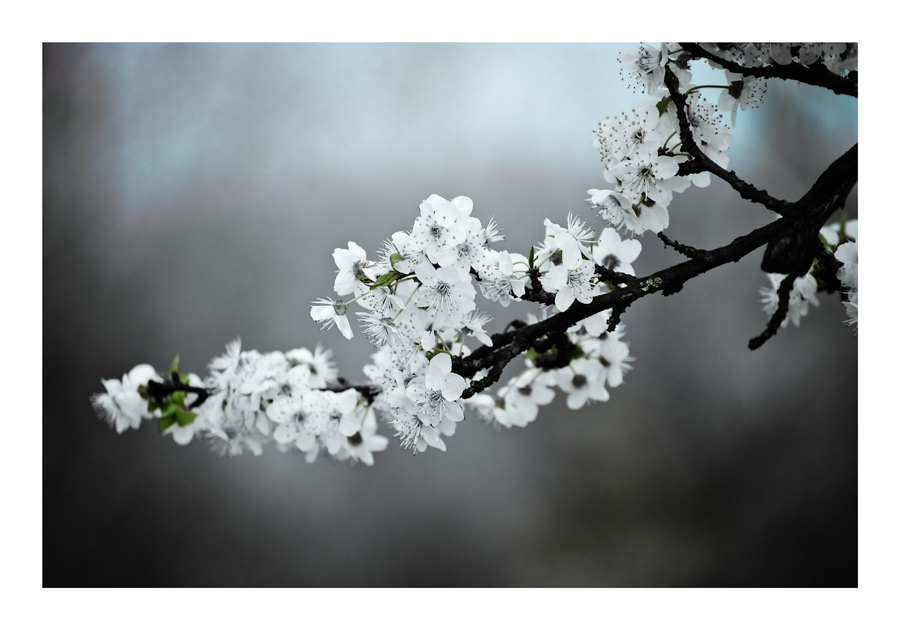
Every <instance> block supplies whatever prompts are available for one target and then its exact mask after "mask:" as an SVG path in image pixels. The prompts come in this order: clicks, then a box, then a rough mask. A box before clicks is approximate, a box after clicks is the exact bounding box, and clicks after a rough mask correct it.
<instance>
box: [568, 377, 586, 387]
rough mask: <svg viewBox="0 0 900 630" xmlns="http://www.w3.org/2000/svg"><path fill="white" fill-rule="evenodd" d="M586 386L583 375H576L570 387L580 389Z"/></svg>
mask: <svg viewBox="0 0 900 630" xmlns="http://www.w3.org/2000/svg"><path fill="white" fill-rule="evenodd" d="M585 385H587V377H586V376H585V375H584V374H576V375H575V377H574V378H573V379H572V386H573V387H576V388H578V389H581V388H582V387H584V386H585Z"/></svg>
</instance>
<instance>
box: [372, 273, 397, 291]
mask: <svg viewBox="0 0 900 630" xmlns="http://www.w3.org/2000/svg"><path fill="white" fill-rule="evenodd" d="M402 275H403V274H402V273H400V272H399V271H388V272H387V273H386V274H383V275H381V276H378V279H377V280H376V281H375V284H373V285H372V288H373V289H377V288H378V287H383V286H385V285H388V284H390V283H391V282H393V281H394V280H396V279H397V278H399V277H400V276H402Z"/></svg>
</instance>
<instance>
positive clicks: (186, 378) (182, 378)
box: [178, 374, 191, 385]
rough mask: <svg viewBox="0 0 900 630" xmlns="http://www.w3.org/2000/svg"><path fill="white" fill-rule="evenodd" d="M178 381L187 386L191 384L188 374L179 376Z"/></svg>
mask: <svg viewBox="0 0 900 630" xmlns="http://www.w3.org/2000/svg"><path fill="white" fill-rule="evenodd" d="M178 380H179V381H181V382H182V383H184V384H185V385H187V384H188V383H190V382H191V377H190V375H188V374H179V375H178Z"/></svg>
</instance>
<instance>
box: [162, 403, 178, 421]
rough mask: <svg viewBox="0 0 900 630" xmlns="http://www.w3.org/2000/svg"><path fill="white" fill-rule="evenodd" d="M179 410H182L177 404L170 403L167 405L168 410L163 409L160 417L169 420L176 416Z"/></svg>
mask: <svg viewBox="0 0 900 630" xmlns="http://www.w3.org/2000/svg"><path fill="white" fill-rule="evenodd" d="M178 409H180V407H179V406H178V405H176V404H175V403H169V404H168V405H166V408H165V409H163V412H162V415H161V416H160V417H161V418H169V417H171V416H174V415H175V411H176V410H178Z"/></svg>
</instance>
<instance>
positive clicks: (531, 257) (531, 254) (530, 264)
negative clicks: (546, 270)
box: [528, 247, 534, 269]
mask: <svg viewBox="0 0 900 630" xmlns="http://www.w3.org/2000/svg"><path fill="white" fill-rule="evenodd" d="M532 267H534V247H532V248H531V251H530V252H528V268H529V269H531V268H532Z"/></svg>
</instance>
